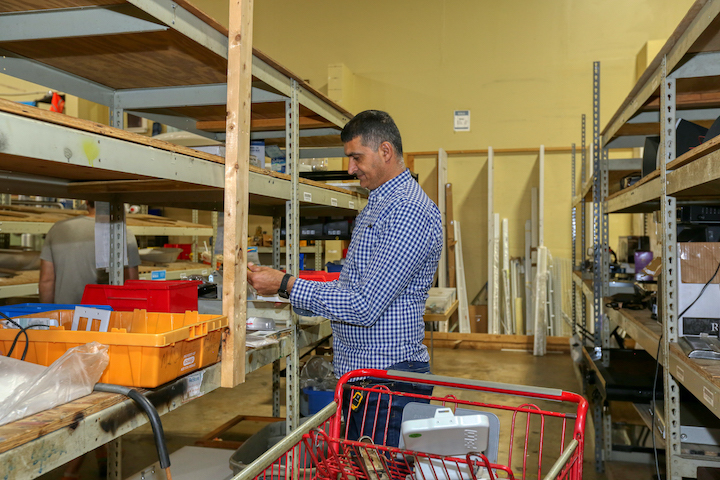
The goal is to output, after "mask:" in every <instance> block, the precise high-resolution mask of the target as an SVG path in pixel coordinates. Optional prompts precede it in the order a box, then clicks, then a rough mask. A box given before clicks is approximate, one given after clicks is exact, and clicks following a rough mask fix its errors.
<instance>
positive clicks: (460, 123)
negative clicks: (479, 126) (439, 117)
mask: <svg viewBox="0 0 720 480" xmlns="http://www.w3.org/2000/svg"><path fill="white" fill-rule="evenodd" d="M453 127H454V129H455V131H456V132H469V131H470V110H455V120H454V122H453Z"/></svg>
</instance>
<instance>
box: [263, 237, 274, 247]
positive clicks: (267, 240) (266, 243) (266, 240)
mask: <svg viewBox="0 0 720 480" xmlns="http://www.w3.org/2000/svg"><path fill="white" fill-rule="evenodd" d="M272 237H273V236H272V235H268V234H264V235H263V236H262V246H263V247H272V244H273V239H272Z"/></svg>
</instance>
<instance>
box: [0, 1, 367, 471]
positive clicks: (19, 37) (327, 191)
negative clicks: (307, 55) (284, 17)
mask: <svg viewBox="0 0 720 480" xmlns="http://www.w3.org/2000/svg"><path fill="white" fill-rule="evenodd" d="M92 3H93V2H92V1H88V2H84V3H83V5H84V6H83V7H76V5H77V2H75V1H71V0H67V2H63V1H56V2H53V8H48V7H47V5H46V2H42V1H40V0H30V1H25V2H22V3H12V2H11V3H10V4H8V5H6V6H5V7H0V71H2V72H3V73H5V74H9V75H12V76H15V77H18V78H21V79H24V80H28V81H31V82H33V83H37V84H41V85H44V86H46V87H49V88H53V89H55V90H58V91H62V92H65V93H69V94H72V95H76V96H79V97H81V98H85V99H87V100H91V101H94V102H96V103H100V104H102V105H106V106H107V107H108V108H109V118H110V126H109V127H108V126H104V125H99V124H96V123H93V122H88V121H84V120H80V119H75V118H70V117H66V116H64V115H61V114H56V113H53V112H47V111H43V110H39V109H35V108H33V107H26V106H23V105H19V104H15V103H12V102H8V101H4V100H0V138H1V139H2V142H0V169H2V170H3V173H2V174H1V175H0V188H2V189H3V191H4V192H12V193H17V194H32V195H43V196H50V197H61V198H83V199H93V200H96V201H97V202H101V203H99V204H98V207H99V208H100V207H101V205H103V204H104V205H105V206H103V208H107V209H108V211H109V212H110V225H109V229H110V238H112V239H113V241H111V248H110V255H111V259H115V258H116V257H117V256H118V255H119V254H120V252H121V249H117V248H115V247H116V246H121V245H122V232H123V224H124V222H125V219H124V215H123V211H124V209H123V207H122V205H123V203H135V204H141V205H147V204H153V205H171V206H176V207H183V208H192V209H200V210H221V211H222V210H223V205H225V206H226V208H225V245H226V250H225V252H226V255H225V282H224V287H225V288H224V295H225V299H226V302H224V303H225V311H226V312H228V317H229V320H230V329H229V334H228V337H227V338H226V341H224V343H223V359H222V362H221V363H219V364H217V365H214V366H212V367H209V368H208V369H205V371H204V374H203V377H202V387H201V389H200V391H201V392H202V393H206V392H207V391H210V390H212V389H214V388H217V386H227V387H232V386H235V385H237V384H238V383H240V382H241V381H242V380H243V378H244V374H245V373H246V372H247V371H251V370H253V369H255V368H257V367H259V366H261V365H265V364H267V363H273V367H274V368H273V385H274V386H277V385H279V362H280V360H279V359H281V358H285V359H286V362H287V371H288V376H287V380H286V384H287V391H288V405H290V407H289V408H288V412H287V414H288V420H289V421H288V425H289V428H292V427H293V426H295V425H297V423H298V422H297V411H296V409H295V406H296V405H299V402H298V389H297V382H295V378H296V377H297V373H298V372H297V363H298V352H299V350H300V349H301V348H304V347H307V346H312V345H315V344H317V343H318V342H319V341H321V340H322V339H325V338H327V337H328V336H329V335H330V334H331V330H330V326H329V322H328V321H327V320H325V321H321V322H320V323H319V324H313V325H307V324H305V323H304V322H303V323H302V324H301V322H300V321H299V320H298V318H297V317H294V318H293V321H292V325H291V328H290V330H289V334H288V335H286V336H284V337H283V338H282V339H281V341H280V344H279V345H277V346H270V347H267V348H262V349H253V350H247V349H246V348H245V344H244V320H245V318H244V315H245V308H246V307H245V293H244V291H245V285H246V284H245V275H244V271H245V268H244V254H243V253H242V252H244V249H245V245H246V239H247V215H248V213H252V214H257V215H265V216H271V217H273V218H274V221H273V223H274V226H275V228H274V232H273V237H274V246H275V247H274V248H273V258H274V263H276V264H278V263H279V259H280V247H279V243H280V242H279V239H280V235H279V231H280V228H279V226H280V222H279V218H281V217H282V216H285V215H287V217H288V225H289V228H288V229H287V233H288V237H287V245H289V248H288V249H287V262H286V264H287V265H288V266H289V267H288V269H289V270H292V271H296V270H297V260H298V254H299V249H298V232H297V226H298V223H299V217H300V216H301V215H303V212H304V210H305V209H308V211H309V212H311V214H312V215H325V212H329V213H334V214H338V215H353V214H356V213H357V212H358V211H360V210H361V209H362V208H363V207H364V206H365V204H366V202H367V201H366V198H364V197H362V196H361V195H358V194H357V193H353V192H350V191H348V190H345V189H342V188H337V187H331V186H325V185H323V184H320V183H317V182H313V181H309V180H304V179H299V177H298V168H297V162H298V159H299V158H300V157H304V156H308V157H328V156H342V148H341V142H340V141H339V132H340V129H341V128H342V126H343V125H344V124H345V123H346V122H347V121H348V120H349V119H350V118H351V117H352V115H351V114H350V113H349V112H347V111H345V110H344V109H342V108H341V107H340V106H338V105H336V104H334V103H333V102H332V101H330V100H329V99H327V98H326V97H324V96H323V95H322V94H320V93H319V92H317V91H316V90H314V89H313V88H312V87H310V86H309V85H308V84H306V83H305V82H304V81H302V79H300V78H299V77H298V76H296V75H295V74H293V73H292V72H290V71H288V70H287V69H285V68H283V67H282V66H280V65H279V64H277V63H276V62H274V61H273V60H272V59H270V58H268V57H267V56H266V55H264V54H262V53H261V52H259V51H257V50H253V49H252V48H251V39H252V22H251V20H250V19H251V18H252V4H251V3H249V2H238V3H233V4H231V7H230V8H231V12H230V20H231V25H230V29H229V30H228V29H226V28H224V27H223V26H221V25H219V24H218V23H217V22H215V21H214V20H213V19H211V18H209V17H208V16H206V15H205V14H204V13H202V12H200V11H199V10H197V9H196V8H195V7H194V6H193V5H192V4H190V3H189V2H187V1H185V0H174V1H172V2H170V1H166V0H129V1H127V2H125V3H122V4H120V5H110V6H108V5H104V3H105V2H99V1H98V2H97V4H94V5H93V4H92ZM61 7H65V8H61ZM20 25H22V27H21V28H17V27H18V26H20ZM68 31H71V32H73V35H72V36H70V37H68V36H67V32H68ZM60 37H62V38H63V40H62V41H58V38H60ZM248 40H250V41H248ZM126 112H127V113H132V114H135V115H138V116H141V117H144V118H147V119H149V120H152V121H157V122H160V123H163V124H166V125H171V126H175V127H178V128H181V129H183V130H187V131H190V132H193V133H197V134H200V135H203V136H206V137H209V138H212V139H215V140H225V141H226V144H227V156H226V158H225V159H223V158H222V157H217V156H214V155H210V154H207V153H204V152H199V151H196V150H192V149H189V148H186V147H182V146H177V145H172V144H169V143H165V142H161V141H157V140H155V139H152V138H149V137H144V136H141V135H137V134H132V133H129V132H127V131H125V130H123V126H124V125H123V124H124V118H125V113H126ZM226 119H227V121H226ZM39 138H41V139H42V141H41V142H39V141H37V139H39ZM250 139H264V140H265V142H266V144H277V145H281V146H284V147H285V150H286V158H287V166H288V170H289V175H286V174H279V173H274V172H269V171H265V170H261V169H258V168H255V167H252V166H249V165H248V164H247V160H246V158H247V154H248V147H249V141H250ZM301 147H303V150H301ZM305 147H308V149H309V150H310V151H309V152H308V151H307V150H306V149H305ZM310 147H312V148H310ZM213 230H214V228H213ZM227 245H232V246H234V245H237V246H238V247H240V248H239V249H236V248H234V247H231V248H230V249H229V250H228V248H227ZM236 251H239V252H240V254H239V255H238V254H237V252H236ZM228 252H231V253H232V255H228ZM110 273H111V281H113V282H119V281H122V277H121V275H122V264H121V263H117V262H113V267H112V268H111V269H110ZM236 291H237V292H239V294H238V295H235V293H234V292H236ZM186 381H189V380H188V377H185V378H181V379H178V380H177V381H175V382H172V383H171V384H170V385H169V386H168V387H166V388H169V389H170V390H167V391H165V390H166V388H165V387H164V388H163V392H161V393H166V394H167V396H168V397H173V395H174V394H175V393H177V392H179V391H184V390H185V387H184V386H183V382H186ZM173 398H174V397H173ZM168 403H169V404H170V405H171V406H167V405H165V404H163V407H162V408H161V410H163V411H168V410H170V409H172V408H176V407H178V406H179V405H180V404H181V403H182V402H179V401H175V400H172V403H170V402H168ZM273 403H274V405H273V410H274V414H275V415H278V414H279V392H277V391H276V392H275V394H274V401H273ZM114 413H115V410H114V407H113V408H107V409H102V410H100V411H98V412H94V413H93V414H92V416H89V417H85V419H84V420H83V421H82V422H80V423H78V424H77V425H61V426H59V427H58V428H57V429H55V430H53V431H52V432H44V433H47V434H46V435H44V436H43V437H41V438H40V439H34V440H30V441H27V442H24V443H21V444H19V445H13V446H12V447H11V448H10V449H5V450H3V452H2V453H0V460H2V461H3V462H4V461H5V460H8V459H13V461H14V462H15V463H14V464H13V465H18V467H17V468H16V469H15V470H13V472H12V474H11V477H10V478H34V477H36V476H37V475H39V474H40V473H41V472H44V471H46V470H47V469H49V468H52V467H51V465H54V466H57V465H60V464H62V463H64V462H67V461H68V460H70V459H72V458H74V457H76V456H78V455H80V454H82V453H84V452H87V451H89V450H91V449H93V448H95V447H96V446H98V445H100V444H103V443H108V445H109V447H110V448H109V450H110V452H109V453H110V455H111V456H113V455H115V457H113V458H117V455H119V452H120V436H121V435H122V434H123V433H126V432H127V431H129V430H131V429H133V428H135V427H137V426H138V425H140V424H141V423H142V420H141V419H140V417H138V416H136V415H134V416H131V417H128V418H127V421H124V422H122V424H121V425H117V427H118V428H114V429H112V430H110V431H109V432H105V431H103V432H102V433H100V432H99V431H98V425H102V424H103V421H104V420H109V419H113V418H114V417H113V414H114ZM91 419H92V421H91ZM70 436H73V438H74V439H77V440H74V441H73V446H72V448H68V449H58V448H57V447H58V446H59V445H63V444H65V443H66V442H67V441H68V439H69V438H70ZM0 445H2V444H0ZM53 449H54V450H53ZM52 451H55V452H56V453H54V454H52V455H51V454H50V452H52ZM30 454H32V455H37V454H46V455H47V456H48V459H47V461H46V462H42V465H40V464H37V463H35V464H32V462H25V461H23V458H27V457H25V456H26V455H30ZM50 457H52V458H50ZM110 463H111V471H110V472H109V474H110V475H115V476H118V477H120V476H121V474H120V472H119V471H118V470H117V462H110ZM113 478H115V477H113Z"/></svg>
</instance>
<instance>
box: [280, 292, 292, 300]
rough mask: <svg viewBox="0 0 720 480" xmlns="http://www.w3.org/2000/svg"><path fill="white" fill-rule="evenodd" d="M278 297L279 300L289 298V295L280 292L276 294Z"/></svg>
mask: <svg viewBox="0 0 720 480" xmlns="http://www.w3.org/2000/svg"><path fill="white" fill-rule="evenodd" d="M278 297H280V298H290V295H289V294H288V293H287V292H285V291H282V292H278Z"/></svg>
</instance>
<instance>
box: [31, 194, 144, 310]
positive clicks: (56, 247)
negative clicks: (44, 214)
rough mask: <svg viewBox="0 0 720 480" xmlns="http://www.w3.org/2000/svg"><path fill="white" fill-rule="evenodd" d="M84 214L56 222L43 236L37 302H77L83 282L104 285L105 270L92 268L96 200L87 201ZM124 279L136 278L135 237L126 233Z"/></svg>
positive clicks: (78, 301) (136, 255)
mask: <svg viewBox="0 0 720 480" xmlns="http://www.w3.org/2000/svg"><path fill="white" fill-rule="evenodd" d="M87 209H88V214H87V215H78V216H77V217H73V218H69V219H67V220H62V221H60V222H57V223H56V224H55V225H53V226H52V228H51V229H50V231H49V232H48V233H47V235H46V236H45V244H44V245H43V248H42V252H41V253H40V283H39V291H40V303H67V304H78V303H80V300H81V299H82V295H83V292H84V291H85V285H88V284H107V283H109V275H108V272H107V271H106V270H105V269H99V268H97V267H95V202H93V201H88V202H87ZM127 263H128V264H127V266H126V267H125V272H124V273H125V277H124V278H125V280H134V279H137V278H138V265H140V255H139V253H138V246H137V240H136V239H135V236H134V235H133V234H132V232H130V231H128V232H127Z"/></svg>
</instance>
